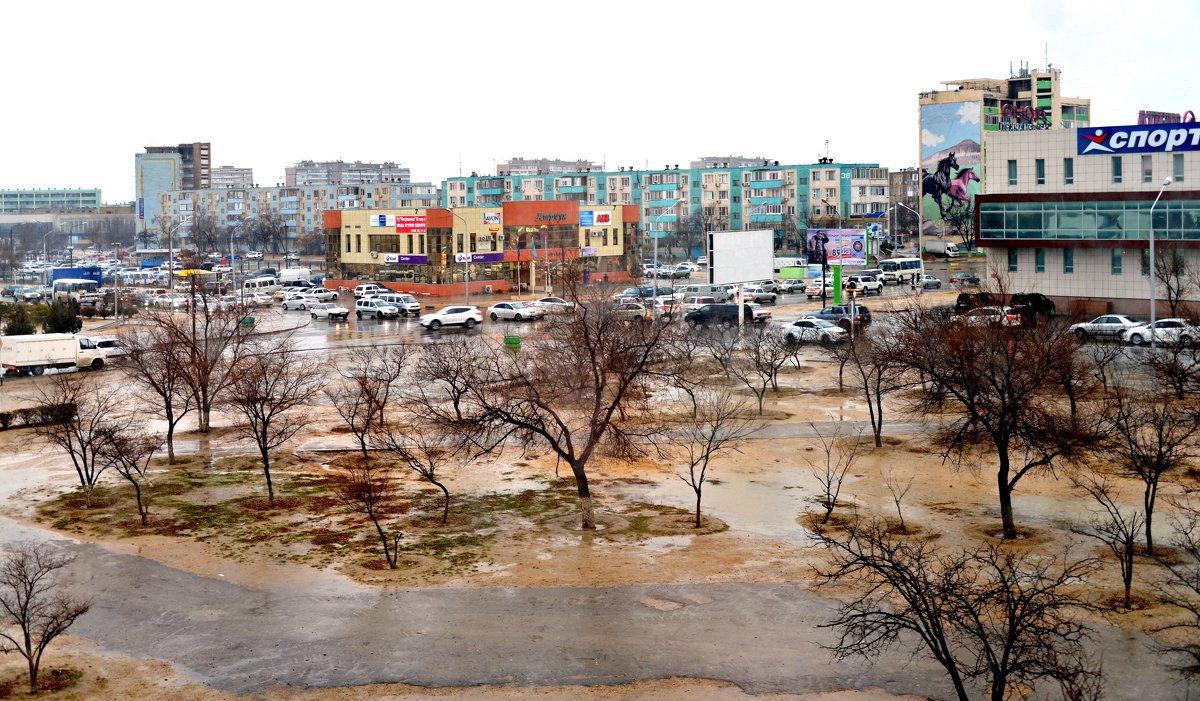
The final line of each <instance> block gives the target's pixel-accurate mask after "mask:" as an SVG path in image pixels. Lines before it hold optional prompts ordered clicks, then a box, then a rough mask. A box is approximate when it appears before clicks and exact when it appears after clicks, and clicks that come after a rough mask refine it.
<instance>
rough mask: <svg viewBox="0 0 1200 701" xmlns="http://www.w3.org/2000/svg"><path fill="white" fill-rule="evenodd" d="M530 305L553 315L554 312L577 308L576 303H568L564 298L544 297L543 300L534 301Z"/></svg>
mask: <svg viewBox="0 0 1200 701" xmlns="http://www.w3.org/2000/svg"><path fill="white" fill-rule="evenodd" d="M530 304H532V305H533V306H535V307H541V308H542V309H545V310H546V311H547V312H550V313H552V314H553V313H554V312H566V311H570V310H572V309H574V308H575V303H574V302H568V301H567V300H565V299H563V298H562V297H542V298H541V299H535V300H533V301H532V302H530Z"/></svg>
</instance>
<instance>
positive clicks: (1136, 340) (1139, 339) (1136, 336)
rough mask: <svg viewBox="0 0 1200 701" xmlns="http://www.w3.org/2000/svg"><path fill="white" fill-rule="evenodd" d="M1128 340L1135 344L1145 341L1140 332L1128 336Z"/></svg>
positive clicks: (1138, 344)
mask: <svg viewBox="0 0 1200 701" xmlns="http://www.w3.org/2000/svg"><path fill="white" fill-rule="evenodd" d="M1129 342H1130V343H1132V344H1133V345H1135V346H1140V345H1142V344H1143V343H1145V342H1146V339H1144V338H1142V334H1140V333H1135V334H1133V335H1132V336H1130V337H1129Z"/></svg>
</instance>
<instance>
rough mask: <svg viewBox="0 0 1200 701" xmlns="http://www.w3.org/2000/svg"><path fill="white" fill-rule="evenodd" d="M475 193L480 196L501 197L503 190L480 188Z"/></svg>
mask: <svg viewBox="0 0 1200 701" xmlns="http://www.w3.org/2000/svg"><path fill="white" fill-rule="evenodd" d="M476 193H477V194H480V195H503V194H504V188H502V187H481V188H479V189H478V190H476Z"/></svg>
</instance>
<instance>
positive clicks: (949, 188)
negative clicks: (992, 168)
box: [921, 151, 979, 219]
mask: <svg viewBox="0 0 1200 701" xmlns="http://www.w3.org/2000/svg"><path fill="white" fill-rule="evenodd" d="M952 168H953V169H957V168H958V161H957V160H956V159H955V158H954V152H953V151H951V152H950V154H949V155H947V156H946V157H945V158H943V159H941V160H939V161H938V164H937V169H936V170H934V171H933V172H932V173H926V174H925V177H924V178H922V179H921V195H922V196H925V195H929V196H931V197H933V201H934V202H936V203H937V206H938V212H939V213H940V214H941V216H942V219H945V218H946V211H947V209H954V208H955V207H964V206H967V205H968V204H969V203H970V198H969V197H968V196H967V185H968V183H970V182H971V181H972V180H974V181H976V182H979V176H978V175H976V174H975V169H974V168H973V167H972V168H963V169H962V170H961V171H959V172H958V174H956V175H953V176H952V175H950V172H951V169H952ZM946 195H949V196H950V203H949V205H948V206H947V204H946V202H945V199H944V197H945V196H946Z"/></svg>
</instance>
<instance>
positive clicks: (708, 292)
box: [675, 285, 730, 304]
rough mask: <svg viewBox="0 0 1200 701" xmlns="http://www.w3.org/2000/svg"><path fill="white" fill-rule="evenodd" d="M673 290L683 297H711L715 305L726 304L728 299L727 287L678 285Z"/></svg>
mask: <svg viewBox="0 0 1200 701" xmlns="http://www.w3.org/2000/svg"><path fill="white" fill-rule="evenodd" d="M675 290H676V293H682V294H683V297H712V298H713V299H715V300H717V302H716V303H717V304H724V303H725V302H728V301H729V297H730V295H729V286H728V285H679V286H677V287H676V288H675Z"/></svg>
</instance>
